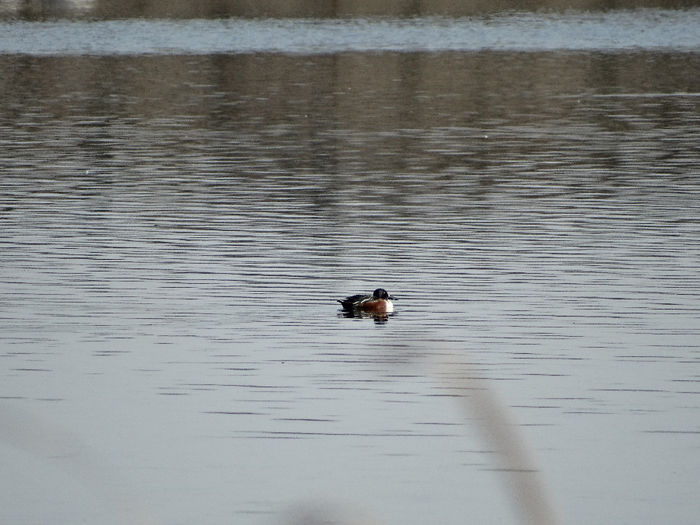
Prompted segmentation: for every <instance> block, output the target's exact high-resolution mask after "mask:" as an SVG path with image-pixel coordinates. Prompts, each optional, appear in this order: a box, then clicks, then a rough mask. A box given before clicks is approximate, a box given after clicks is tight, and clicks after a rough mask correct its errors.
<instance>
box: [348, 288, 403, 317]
mask: <svg viewBox="0 0 700 525" xmlns="http://www.w3.org/2000/svg"><path fill="white" fill-rule="evenodd" d="M393 301H394V298H393V297H392V296H391V295H389V292H387V291H386V290H385V289H384V288H377V289H376V290H375V291H374V292H372V295H367V294H356V295H351V296H349V297H346V298H345V299H338V302H339V303H340V304H341V305H342V307H343V310H344V311H346V312H365V313H370V314H377V315H384V314H389V313H392V312H393V311H394V303H393Z"/></svg>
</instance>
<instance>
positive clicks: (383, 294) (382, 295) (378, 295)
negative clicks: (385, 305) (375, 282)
mask: <svg viewBox="0 0 700 525" xmlns="http://www.w3.org/2000/svg"><path fill="white" fill-rule="evenodd" d="M372 297H373V298H374V299H384V300H385V301H390V300H392V299H393V297H392V296H391V295H389V292H387V291H386V290H385V289H384V288H377V289H376V290H375V291H374V292H373V293H372Z"/></svg>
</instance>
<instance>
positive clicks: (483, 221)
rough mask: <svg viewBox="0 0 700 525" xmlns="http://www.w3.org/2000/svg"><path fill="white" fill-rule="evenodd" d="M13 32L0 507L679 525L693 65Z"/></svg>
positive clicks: (5, 71) (1, 218) (699, 184)
mask: <svg viewBox="0 0 700 525" xmlns="http://www.w3.org/2000/svg"><path fill="white" fill-rule="evenodd" d="M625 16H627V15H625ZM642 16H643V17H644V16H647V14H646V13H643V14H642ZM659 16H660V17H661V18H663V17H664V16H667V15H666V14H665V13H661V14H660V15H659ZM141 23H142V22H132V23H131V24H135V25H138V24H141ZM200 23H202V22H194V23H193V24H194V27H196V26H197V24H200ZM212 23H215V24H220V25H221V26H222V27H226V24H231V23H232V22H230V21H227V22H212ZM285 23H286V22H285ZM306 23H307V22H300V24H302V26H301V27H303V25H304V24H306ZM382 23H384V22H382ZM456 23H461V22H456ZM542 23H543V24H545V25H546V20H544V21H543V22H542ZM124 24H125V26H126V27H128V26H129V24H130V23H126V22H125V23H124ZM154 24H155V25H148V24H147V25H146V26H145V27H150V28H153V27H158V24H160V22H158V23H154ZM362 24H364V22H363V23H360V24H359V25H360V27H362ZM183 26H184V27H185V28H186V27H187V26H188V24H187V23H184V24H183ZM341 26H343V24H341ZM13 27H14V28H15V29H13V30H16V29H17V28H21V27H25V29H27V28H28V29H27V30H28V31H30V32H31V31H34V28H33V27H29V26H23V25H22V24H17V25H13ZM57 27H70V28H72V29H75V31H76V32H77V33H78V34H79V33H80V31H88V32H89V31H94V29H95V27H96V26H95V25H94V24H84V25H82V24H75V25H71V24H68V23H65V24H64V23H63V22H59V23H57ZM343 27H346V26H343ZM72 29H71V31H72ZM649 29H650V31H651V32H652V33H653V30H652V28H649ZM170 30H171V31H174V32H175V34H178V32H177V30H175V29H170ZM62 31H64V33H63V34H64V35H65V36H66V37H67V38H68V40H69V41H71V42H74V41H75V40H71V38H72V37H70V36H69V32H67V31H66V30H65V29H62ZM300 34H301V32H300ZM263 36H264V32H263ZM13 38H15V37H13ZM514 38H519V37H517V36H516V37H514ZM39 40H41V39H39ZM108 40H109V39H108ZM428 40H429V39H428V38H424V41H426V42H427V41H428ZM24 42H25V47H24V48H22V49H20V50H16V51H13V52H12V53H15V54H8V51H7V48H6V50H5V54H4V55H3V56H0V90H1V91H2V95H3V104H2V109H1V110H0V151H1V152H2V153H0V173H1V174H2V175H1V176H0V227H1V228H0V231H1V232H2V233H1V235H0V288H1V289H2V302H1V303H0V324H1V327H2V330H1V332H0V377H1V379H0V398H1V399H0V417H1V418H2V421H3V424H2V425H0V457H1V458H2V464H3V473H4V475H3V476H1V477H0V483H1V484H2V486H1V487H0V488H1V491H2V494H3V496H2V504H1V505H0V521H2V522H8V523H36V522H44V523H46V522H50V523H57V524H61V523H66V524H68V523H75V522H77V521H81V520H82V521H86V522H90V523H124V522H129V523H136V522H144V523H206V524H218V523H222V524H223V523H232V522H234V523H250V524H270V523H273V524H274V523H300V522H309V521H311V519H312V518H316V519H320V517H326V518H328V519H330V520H331V521H332V520H335V522H341V523H342V522H343V521H342V520H343V519H347V520H349V519H351V518H372V519H375V520H376V521H378V522H380V523H401V524H423V523H445V524H451V523H464V522H465V520H470V521H473V522H476V523H494V522H498V523H518V522H519V521H518V519H519V518H518V516H519V515H520V513H521V512H522V509H520V508H519V507H517V505H516V503H515V498H514V496H513V494H512V492H511V490H510V489H511V487H512V486H513V483H514V480H517V479H519V478H529V479H536V480H537V481H539V482H541V483H542V484H543V485H544V487H545V489H546V491H547V497H548V498H549V499H550V500H551V501H552V502H553V505H554V507H555V509H556V511H557V513H558V516H559V519H560V522H561V523H572V524H575V523H582V524H583V523H585V524H590V523H611V522H614V523H640V522H653V523H676V524H691V523H695V521H696V519H697V515H698V511H699V510H700V509H699V508H698V503H697V497H696V492H697V491H696V484H697V479H698V474H699V472H700V456H699V455H698V433H699V432H700V420H699V419H698V414H699V413H700V411H698V408H699V407H698V404H699V399H700V398H699V397H698V394H699V392H700V389H699V388H698V381H699V380H700V324H699V323H698V319H699V318H700V272H699V271H698V267H699V265H698V262H699V260H700V227H699V224H698V222H699V216H700V214H699V212H700V210H699V207H700V205H699V204H698V203H699V202H700V201H699V200H698V194H699V191H700V173H699V172H698V166H699V165H700V152H699V149H698V143H697V130H698V124H699V122H698V101H699V99H698V93H700V85H699V83H700V80H699V79H700V75H698V71H700V67H699V66H700V57H699V56H698V54H697V52H696V51H692V50H691V51H689V50H688V49H687V48H686V47H684V46H683V45H679V46H678V48H677V49H673V48H667V49H664V50H663V51H659V50H655V49H642V50H638V51H635V52H630V51H629V50H625V51H624V52H618V51H615V50H612V51H611V50H608V51H595V52H592V51H584V50H581V49H579V50H577V51H571V49H569V48H567V47H566V46H564V48H563V49H561V50H550V51H547V52H523V51H522V50H513V49H511V50H501V51H478V50H470V51H450V52H447V51H444V52H429V53H428V52H417V51H416V49H413V50H410V48H409V49H408V50H403V51H402V52H397V53H394V52H378V50H376V49H375V50H374V51H375V52H372V53H360V52H354V51H353V49H347V50H345V51H344V52H341V53H331V52H323V53H316V52H312V51H302V50H301V49H296V50H293V52H290V53H239V52H227V53H223V54H194V55H192V54H189V53H190V52H194V51H192V50H193V49H198V48H197V45H199V44H197V43H196V42H195V43H192V42H190V43H189V44H182V48H188V49H189V51H186V52H185V51H182V52H178V53H174V52H170V51H167V52H162V53H161V52H160V51H158V52H156V53H155V56H154V54H153V53H149V55H147V56H146V55H143V54H140V53H136V54H134V53H132V52H131V51H128V52H126V51H125V50H124V48H123V47H120V46H121V44H114V43H113V45H114V48H113V49H112V52H109V50H108V49H105V48H104V44H103V43H100V42H99V41H97V39H94V40H93V41H91V42H92V44H86V43H83V44H81V46H83V47H72V46H74V43H69V44H68V45H64V44H62V43H60V42H58V43H57V44H56V46H57V48H60V49H62V51H60V52H52V53H49V54H50V55H51V56H43V55H44V54H45V53H47V50H46V48H45V47H44V46H45V42H44V43H42V42H41V41H39V42H38V43H37V44H36V47H32V46H33V44H32V45H30V44H26V42H27V41H26V40H25V41H24ZM112 42H114V41H112ZM2 45H5V46H7V45H8V44H7V39H4V40H3V44H2ZM13 45H14V44H13ZM90 45H91V46H93V48H94V49H96V51H95V52H94V54H92V55H91V56H82V54H83V50H84V49H85V48H86V47H89V46H90ZM61 46H64V47H61ZM100 46H103V47H100ZM448 46H449V43H443V47H444V48H447V47H448ZM574 47H575V46H574ZM205 48H206V46H205ZM304 49H305V48H304ZM209 52H211V50H210V51H208V52H207V53H209ZM183 53H184V54H183ZM197 53H199V52H197ZM303 53H308V54H303ZM377 286H384V287H386V288H387V289H388V290H389V291H390V292H391V293H392V294H393V295H395V296H397V297H398V301H397V304H396V313H395V315H393V316H391V317H389V318H388V319H387V320H376V321H375V320H374V319H372V318H364V319H347V318H345V317H343V316H342V315H339V313H338V309H337V306H338V305H337V303H335V299H337V298H339V297H343V296H345V295H348V294H351V293H358V292H363V291H371V290H372V289H373V288H375V287H377ZM479 378H487V379H488V380H489V383H488V386H489V388H490V389H491V390H492V392H493V394H494V397H495V402H496V404H497V405H499V406H501V407H502V412H499V413H500V416H499V417H501V416H502V417H503V418H505V420H506V423H508V422H510V423H511V424H512V429H511V430H512V431H513V434H514V435H515V436H516V437H519V438H521V439H522V443H521V445H522V446H523V447H524V448H525V449H526V450H527V451H528V454H529V456H530V461H531V463H532V464H531V465H525V466H534V469H535V470H536V472H534V473H533V472H529V471H527V469H520V470H525V472H520V473H518V472H515V473H514V472H513V471H514V470H518V469H517V468H516V467H517V466H518V465H514V464H512V463H510V462H509V461H508V459H507V457H504V456H503V454H502V453H501V446H502V442H503V439H500V440H499V439H498V438H496V439H495V438H494V435H493V433H492V432H491V431H492V426H493V425H492V424H491V423H489V419H488V418H486V419H484V415H485V414H484V412H483V408H484V406H486V407H487V408H492V407H491V406H490V405H483V404H481V401H480V402H479V404H477V405H476V406H475V407H472V408H475V409H476V410H474V411H470V410H465V408H464V406H463V404H462V403H461V399H462V398H465V399H466V400H467V401H469V400H474V399H476V400H480V399H482V397H483V396H482V395H481V392H482V390H475V389H481V388H483V386H484V385H483V383H481V382H480V381H479ZM467 406H468V407H469V406H470V405H467ZM487 412H491V410H490V409H489V410H488V411H487ZM486 415H490V414H486ZM490 425H491V426H490ZM509 435H510V433H509ZM521 466H522V465H521Z"/></svg>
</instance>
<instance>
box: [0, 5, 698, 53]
mask: <svg viewBox="0 0 700 525" xmlns="http://www.w3.org/2000/svg"><path fill="white" fill-rule="evenodd" d="M698 28H700V9H687V10H678V11H674V10H658V9H640V10H621V11H609V12H603V13H601V12H577V11H571V12H567V13H563V14H562V13H556V12H552V13H508V14H503V15H488V16H481V17H468V18H467V17H464V18H441V17H424V18H410V19H405V18H349V19H322V20H318V19H265V18H260V19H257V18H254V19H246V18H230V19H223V20H220V19H216V20H193V21H192V20H190V21H185V22H183V21H173V20H143V19H126V20H106V21H92V22H86V21H71V20H56V21H48V22H42V23H38V22H21V21H20V22H18V21H13V22H5V23H0V34H2V35H3V38H1V39H0V53H22V54H32V55H55V54H71V55H72V54H91V55H115V54H129V55H130V54H144V53H149V54H183V53H187V54H190V53H191V54H209V53H255V52H278V53H303V54H318V53H322V54H326V53H339V52H348V51H355V52H370V51H375V52H376V51H404V52H407V51H414V52H415V51H429V52H438V51H443V52H444V51H480V50H499V51H514V50H516V51H543V50H558V51H561V50H570V51H574V50H586V51H594V50H607V51H610V50H617V51H621V50H639V49H655V50H665V49H673V50H688V51H697V50H698V49H699V48H700V29H698Z"/></svg>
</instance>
